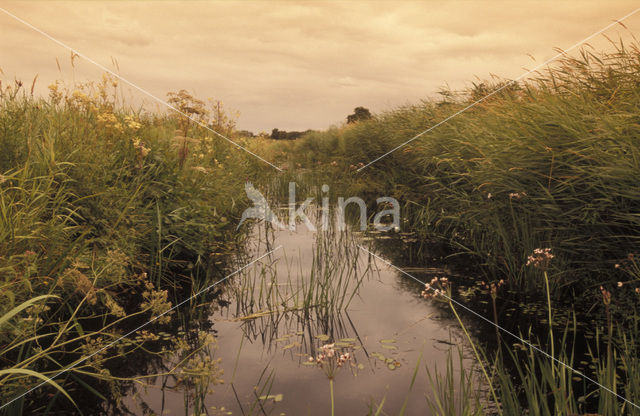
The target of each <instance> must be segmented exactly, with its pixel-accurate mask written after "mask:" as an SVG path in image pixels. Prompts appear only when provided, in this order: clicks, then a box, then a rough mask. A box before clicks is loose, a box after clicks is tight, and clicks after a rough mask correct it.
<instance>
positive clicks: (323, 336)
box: [316, 334, 329, 341]
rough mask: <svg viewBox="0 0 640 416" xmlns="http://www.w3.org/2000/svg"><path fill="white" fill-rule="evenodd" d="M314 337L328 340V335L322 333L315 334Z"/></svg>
mask: <svg viewBox="0 0 640 416" xmlns="http://www.w3.org/2000/svg"><path fill="white" fill-rule="evenodd" d="M316 339H318V340H319V341H328V340H329V335H324V334H320V335H316Z"/></svg>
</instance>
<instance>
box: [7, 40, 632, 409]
mask: <svg viewBox="0 0 640 416" xmlns="http://www.w3.org/2000/svg"><path fill="white" fill-rule="evenodd" d="M613 46H614V47H615V48H614V51H613V52H608V53H596V52H593V51H591V50H589V49H584V50H583V51H582V52H581V53H580V54H579V55H578V57H576V58H570V57H566V58H564V59H563V60H561V61H560V62H558V63H556V64H555V65H554V66H553V67H552V68H550V69H548V70H547V71H546V72H544V73H539V74H538V75H537V76H536V77H534V78H532V79H530V80H527V81H521V82H518V83H511V82H508V81H504V80H498V81H485V82H483V83H479V84H477V85H475V86H474V87H473V88H471V89H470V90H468V91H463V92H458V93H456V92H449V91H443V92H442V94H441V97H440V98H439V99H436V100H428V101H424V102H423V103H421V104H417V105H412V106H406V107H402V108H398V109H396V110H393V111H389V112H386V113H383V114H374V115H373V116H372V117H370V118H369V117H365V118H362V119H358V120H353V122H351V123H347V124H344V125H342V126H340V127H335V128H331V129H328V130H327V131H322V132H318V131H309V132H307V133H305V134H304V135H303V136H302V137H300V138H298V139H296V140H291V141H274V140H269V139H266V138H264V137H242V136H240V135H238V134H236V133H234V123H233V117H231V116H230V115H228V114H226V113H224V111H223V109H222V107H221V104H220V103H219V102H213V103H211V104H207V103H206V102H204V101H200V100H198V99H196V98H195V97H193V96H191V95H190V94H188V93H186V92H185V91H180V92H178V93H173V94H170V95H169V100H172V101H171V102H172V103H173V104H174V105H176V106H179V107H180V109H181V111H183V112H185V113H187V114H188V115H189V116H190V117H192V119H191V120H189V119H185V118H184V117H182V116H180V115H167V114H160V113H150V112H146V111H144V110H142V109H134V108H131V107H130V106H129V105H127V104H126V103H125V102H123V101H122V98H121V97H122V94H121V93H119V87H118V85H117V81H116V80H115V79H113V78H110V77H105V78H104V79H102V80H101V81H99V82H96V83H94V84H86V85H79V86H73V88H70V89H66V88H64V86H62V85H61V84H54V85H52V86H51V87H50V92H51V94H50V97H49V98H48V99H42V98H37V97H33V95H32V93H31V92H30V91H29V89H25V87H24V86H23V85H22V83H19V82H16V83H15V84H12V85H8V86H7V85H3V86H2V90H1V94H2V95H1V97H0V147H1V148H2V152H1V153H0V172H1V173H2V174H1V176H0V234H1V235H2V238H0V273H1V274H0V276H1V278H0V286H1V290H0V298H1V299H2V301H0V357H2V368H1V369H0V396H1V397H2V399H3V400H2V404H3V406H4V407H3V408H2V412H4V413H5V414H62V413H78V414H100V413H103V414H131V413H133V414H163V413H165V412H172V413H185V414H236V415H237V414H242V415H249V414H255V415H258V414H282V413H285V414H304V413H309V412H311V413H312V414H356V413H360V414H361V413H367V412H368V413H369V414H371V415H383V414H417V413H422V414H423V413H425V412H431V413H432V414H438V415H484V414H503V415H520V414H531V415H534V414H535V415H556V414H565V415H574V414H588V413H591V414H593V413H596V414H601V415H619V414H630V415H635V414H640V408H638V406H637V405H636V403H638V401H639V400H640V362H639V353H638V349H637V348H638V341H637V340H638V325H639V319H638V317H639V316H640V315H639V313H640V311H639V310H638V306H639V300H640V294H639V292H640V265H639V264H638V259H637V256H638V250H637V248H636V247H637V246H638V240H639V239H640V217H639V216H638V210H639V209H640V202H639V201H640V187H639V186H638V182H639V180H640V164H639V161H640V147H639V145H638V143H639V142H638V138H639V137H640V116H639V114H640V50H638V47H637V45H636V44H614V45H613ZM492 91H495V93H494V94H492V95H491V96H490V97H489V98H487V99H483V100H482V101H480V102H478V103H477V104H476V105H474V106H473V107H472V108H470V109H469V110H467V111H465V112H464V113H461V114H460V115H458V116H457V117H455V118H452V119H451V120H449V121H448V122H447V123H445V124H443V125H441V126H439V127H438V128H437V129H434V130H433V131H430V132H429V133H426V134H424V135H422V136H421V137H419V138H418V139H416V140H412V141H410V142H408V143H406V144H404V145H403V143H405V142H406V141H407V140H409V139H411V138H412V137H415V136H416V135H418V134H421V132H423V131H424V130H425V128H427V127H429V126H431V125H434V124H436V123H437V122H439V121H440V120H442V119H445V118H446V117H448V116H449V115H451V114H453V113H455V112H456V111H459V110H461V109H464V108H465V107H467V106H468V105H469V104H471V103H474V102H476V101H477V100H479V99H481V98H482V97H485V96H486V95H487V94H489V93H491V92H492ZM217 134H222V135H225V137H226V136H228V137H231V139H232V140H233V141H235V142H236V143H237V144H239V145H240V146H242V147H244V148H247V149H248V150H250V151H251V152H254V153H256V154H258V155H260V156H261V157H262V158H264V159H265V160H268V161H270V162H271V163H273V164H275V165H276V166H278V167H280V168H281V169H282V170H283V172H278V171H277V170H275V169H272V168H271V167H269V166H268V165H266V164H264V163H263V162H262V161H260V160H258V159H256V158H254V157H253V156H252V155H251V154H249V153H247V152H243V151H242V150H239V149H237V148H235V147H234V146H233V145H230V144H229V143H228V142H225V141H224V140H220V138H219V137H218V136H217ZM400 145H402V146H401V147H399V148H397V147H398V146H400ZM396 148H397V150H395V151H393V150H394V149H396ZM389 151H392V152H391V153H389V154H388V155H387V156H386V157H384V158H381V159H380V160H377V161H375V163H372V164H370V165H369V164H368V163H369V162H370V161H373V160H375V159H376V158H378V157H379V156H381V155H383V154H385V153H387V152H389ZM246 181H251V182H252V183H254V184H255V186H256V188H259V189H261V190H262V192H263V194H264V195H265V197H266V198H267V200H268V201H269V202H270V205H271V207H272V209H274V210H275V211H274V212H275V213H276V214H277V215H278V216H281V218H283V219H285V218H286V215H287V212H288V209H287V208H288V207H287V206H286V205H284V204H286V203H287V202H289V201H288V200H287V191H288V184H289V183H290V182H292V181H293V182H295V183H296V185H297V190H298V195H300V198H299V199H298V201H297V202H298V203H300V202H301V200H304V199H305V198H306V197H313V198H314V199H315V200H316V201H322V200H323V198H328V201H329V204H330V205H331V206H334V204H336V202H337V198H338V197H339V196H344V197H348V196H352V195H357V196H360V197H362V198H363V200H365V201H367V203H368V204H369V208H371V210H370V211H368V212H371V213H374V214H375V212H376V208H378V207H377V205H376V203H375V201H376V198H378V197H380V196H391V197H394V198H396V199H397V200H398V201H400V202H401V204H402V206H401V224H400V229H399V230H396V231H395V232H394V231H390V232H386V233H384V232H378V231H375V230H374V229H373V227H370V228H369V229H368V230H364V231H362V230H359V229H357V227H355V225H357V224H358V222H357V219H358V216H357V212H351V214H353V218H354V227H348V228H347V229H346V230H341V229H339V227H336V226H335V224H334V222H333V221H331V226H330V227H329V228H328V229H321V227H318V229H319V231H316V232H310V231H308V230H307V229H306V228H305V226H304V225H302V224H301V225H300V227H298V229H297V230H296V231H295V232H294V231H290V230H278V229H275V228H274V227H272V226H271V225H270V224H269V223H264V222H259V221H256V222H251V221H249V222H247V223H246V224H245V225H243V226H242V227H240V228H237V224H238V222H239V219H240V216H241V214H242V212H243V210H244V209H245V208H246V207H248V206H249V203H250V202H249V201H248V200H247V198H246V197H245V196H244V186H245V182H246ZM323 184H328V185H330V186H329V187H328V188H327V191H323V190H322V189H323V188H322V185H323ZM321 204H322V203H318V204H315V205H312V206H311V207H310V208H309V213H312V212H314V213H315V214H310V215H311V217H312V218H313V219H314V221H319V220H320V218H321V215H320V213H319V211H320V210H321V208H322V207H321ZM352 208H353V207H352ZM369 220H370V221H369V223H370V222H371V220H373V214H372V215H370V216H369ZM256 259H259V260H256ZM150 320H151V321H152V322H151V323H149V324H147V323H148V322H149V321H150ZM34 387H35V389H34ZM32 389H33V390H32Z"/></svg>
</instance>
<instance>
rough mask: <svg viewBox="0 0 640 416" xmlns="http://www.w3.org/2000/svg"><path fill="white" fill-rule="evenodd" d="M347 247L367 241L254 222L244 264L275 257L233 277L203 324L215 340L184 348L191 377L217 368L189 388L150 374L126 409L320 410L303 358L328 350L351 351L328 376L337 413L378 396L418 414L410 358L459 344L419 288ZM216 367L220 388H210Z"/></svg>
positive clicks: (323, 384)
mask: <svg viewBox="0 0 640 416" xmlns="http://www.w3.org/2000/svg"><path fill="white" fill-rule="evenodd" d="M356 243H360V244H367V242H362V239H361V237H359V236H356V235H355V234H351V233H346V232H336V231H328V232H318V233H311V232H309V231H308V230H306V229H305V227H304V226H300V227H298V230H297V231H296V232H291V231H274V230H272V229H269V228H265V226H264V225H256V226H255V227H254V230H253V234H252V238H251V243H250V246H249V247H248V248H247V251H246V253H244V254H243V256H246V257H247V258H255V257H257V256H259V255H260V254H262V253H264V252H266V251H269V250H271V249H273V247H276V246H278V245H282V249H280V250H278V251H276V252H274V253H273V254H272V255H270V256H269V257H268V258H265V259H264V261H262V262H261V263H260V264H259V265H256V266H255V267H252V268H250V269H247V270H246V271H244V272H242V273H240V274H238V275H237V276H235V277H234V279H233V281H232V282H230V283H229V285H227V287H225V288H224V290H223V291H222V293H221V295H220V296H221V298H220V299H218V304H219V305H223V306H222V307H220V308H217V310H216V311H215V312H214V313H212V314H211V315H210V316H209V317H208V319H209V320H210V321H211V322H212V323H213V327H212V328H213V329H215V333H216V337H215V339H216V342H213V343H209V344H208V347H206V348H205V347H198V346H196V345H192V346H191V351H193V350H198V351H199V353H198V354H199V355H198V354H196V355H198V356H199V357H200V358H199V360H201V361H202V362H204V363H205V367H203V366H200V367H197V368H198V369H202V368H206V363H212V362H215V363H217V364H216V366H213V367H212V368H210V369H209V370H210V371H211V373H212V375H211V376H210V377H209V378H208V379H207V378H206V376H205V374H204V373H197V372H196V373H195V375H193V380H191V381H189V382H188V383H187V382H185V381H184V380H183V381H182V382H178V381H179V379H180V377H176V376H175V375H171V376H170V377H164V378H158V379H157V380H156V381H155V384H154V388H145V389H140V388H139V389H137V390H136V392H135V394H132V395H130V396H129V397H128V398H127V399H126V401H125V402H126V403H127V404H129V405H135V404H138V406H139V409H140V413H147V412H151V411H153V412H155V413H156V414H163V413H167V414H168V413H171V414H176V413H183V412H185V408H189V409H194V408H195V409H200V410H204V409H206V410H207V411H208V412H209V413H210V414H216V413H221V414H229V413H228V412H231V413H232V414H270V413H272V412H273V414H288V415H298V414H328V413H329V412H330V399H329V397H330V396H329V383H328V380H327V377H326V375H325V374H324V373H323V372H322V371H320V370H319V369H318V368H317V367H316V366H314V365H313V364H311V363H309V362H308V358H309V357H310V356H314V355H315V354H316V352H317V349H318V348H319V347H320V346H321V345H323V344H325V343H329V342H331V343H336V347H337V348H340V349H341V351H350V352H351V354H352V355H353V360H352V361H351V362H350V364H351V365H350V366H348V367H347V366H345V367H344V368H343V369H341V371H338V372H337V374H336V378H335V407H336V413H337V414H363V413H366V412H367V409H368V408H369V407H370V405H371V404H372V403H379V402H380V401H381V400H382V399H384V400H385V406H384V409H385V411H387V412H389V413H397V411H398V410H399V409H400V408H401V406H402V405H403V403H404V402H405V400H407V408H406V412H407V414H415V413H420V414H425V413H427V412H426V402H425V399H424V394H425V392H427V391H430V387H429V385H428V381H427V376H426V372H425V371H424V368H421V369H420V371H418V375H417V379H416V382H415V386H414V388H413V392H412V393H411V394H410V395H409V384H410V382H411V378H412V376H413V373H414V370H415V368H416V364H417V362H418V357H420V356H422V364H421V367H424V366H427V367H429V368H433V367H435V366H436V365H437V366H439V367H440V368H443V367H444V363H445V362H446V356H447V353H448V352H449V351H450V350H451V348H452V347H453V346H459V345H463V344H464V342H463V338H462V336H461V334H460V333H459V332H458V330H457V329H456V325H455V323H454V322H453V321H452V320H451V319H450V318H449V317H448V315H447V313H446V311H444V310H442V309H441V308H439V307H437V306H436V305H433V304H431V303H430V302H427V301H425V300H424V299H422V298H420V297H419V293H420V289H421V288H420V286H419V285H418V284H416V283H415V282H413V283H412V282H410V281H408V280H407V279H406V278H404V277H402V276H400V275H398V273H397V272H395V271H394V270H392V269H390V268H389V267H387V266H386V265H385V264H384V263H382V262H380V261H376V260H375V258H374V257H372V256H369V255H367V254H366V253H365V252H364V251H362V250H359V249H358V247H357V245H356ZM419 272H420V273H416V275H417V277H420V278H424V279H425V280H430V279H431V277H433V276H434V275H436V274H442V270H441V269H436V268H432V269H424V270H420V271H419ZM201 336H202V335H201ZM214 347H215V348H214ZM185 351H186V350H185ZM178 356H179V354H176V357H178ZM176 357H174V358H173V359H172V360H169V361H171V362H172V363H175V362H176V360H177V358H176ZM206 357H208V358H206ZM215 360H220V361H219V363H218V361H215ZM310 364H311V365H310ZM467 365H470V361H469V362H467ZM465 366H466V365H465ZM168 368H169V367H168ZM218 369H219V370H222V371H223V375H222V376H221V378H222V379H223V380H224V383H223V384H218V383H217V382H218V381H219V380H218V379H217V373H216V371H217V370H218ZM197 377H201V378H202V379H200V380H198V379H197ZM198 382H200V383H201V384H203V385H204V384H207V386H206V387H202V386H201V385H200V386H199V385H198ZM408 395H409V397H408V399H407V396H408ZM222 408H224V410H221V409H222ZM187 413H191V412H187Z"/></svg>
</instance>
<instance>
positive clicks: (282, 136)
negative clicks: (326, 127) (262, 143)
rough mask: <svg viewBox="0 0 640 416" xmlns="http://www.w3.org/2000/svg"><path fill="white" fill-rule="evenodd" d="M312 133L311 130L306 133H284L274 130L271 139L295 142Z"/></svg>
mask: <svg viewBox="0 0 640 416" xmlns="http://www.w3.org/2000/svg"><path fill="white" fill-rule="evenodd" d="M311 131H313V130H311V129H309V130H305V131H284V130H278V129H273V130H271V138H272V139H274V140H295V139H298V138H300V137H302V136H303V135H305V134H307V133H309V132H311Z"/></svg>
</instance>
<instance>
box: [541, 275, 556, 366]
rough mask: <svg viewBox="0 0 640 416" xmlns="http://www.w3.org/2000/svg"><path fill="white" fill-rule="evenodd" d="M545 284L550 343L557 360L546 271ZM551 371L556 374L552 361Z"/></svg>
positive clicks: (552, 353)
mask: <svg viewBox="0 0 640 416" xmlns="http://www.w3.org/2000/svg"><path fill="white" fill-rule="evenodd" d="M544 283H545V285H546V287H547V306H548V309H549V341H550V342H551V356H552V357H553V358H555V357H556V356H555V353H554V352H555V351H554V345H553V321H552V320H551V319H552V317H551V294H550V291H549V276H548V275H547V271H546V270H545V271H544ZM551 369H552V371H553V373H554V374H555V364H554V362H553V361H552V362H551Z"/></svg>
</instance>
